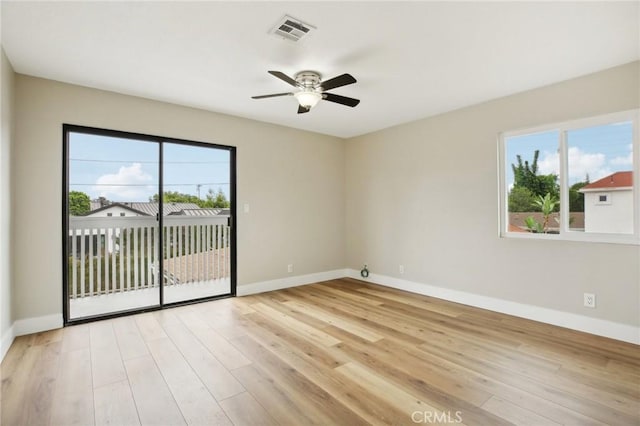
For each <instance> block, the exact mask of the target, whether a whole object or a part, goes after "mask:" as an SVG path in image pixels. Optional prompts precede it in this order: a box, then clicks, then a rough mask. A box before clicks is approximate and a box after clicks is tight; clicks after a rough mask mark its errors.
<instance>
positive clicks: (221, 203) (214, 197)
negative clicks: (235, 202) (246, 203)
mask: <svg viewBox="0 0 640 426" xmlns="http://www.w3.org/2000/svg"><path fill="white" fill-rule="evenodd" d="M229 206H231V203H230V202H229V200H227V196H226V195H224V192H222V189H220V188H218V192H213V189H211V188H209V192H207V200H206V201H205V203H204V207H209V208H221V209H224V208H227V207H229Z"/></svg>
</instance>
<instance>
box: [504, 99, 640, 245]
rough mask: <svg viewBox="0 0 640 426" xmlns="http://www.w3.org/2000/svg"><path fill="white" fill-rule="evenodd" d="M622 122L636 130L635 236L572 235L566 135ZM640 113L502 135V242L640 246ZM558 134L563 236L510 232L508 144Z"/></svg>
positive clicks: (577, 232)
mask: <svg viewBox="0 0 640 426" xmlns="http://www.w3.org/2000/svg"><path fill="white" fill-rule="evenodd" d="M623 121H631V123H632V126H633V136H632V137H633V141H632V145H633V148H632V149H633V168H632V170H633V206H634V209H633V234H607V233H595V232H584V231H572V230H571V229H570V228H569V220H568V218H569V203H568V201H567V200H569V185H568V177H567V176H568V175H567V170H568V168H569V164H568V157H567V141H566V135H567V132H568V131H571V130H577V129H582V128H585V127H594V126H602V125H607V124H612V123H619V122H623ZM639 123H640V109H633V110H628V111H621V112H615V113H611V114H604V115H599V116H596V117H589V118H583V119H577V120H571V121H565V122H561V123H554V124H548V125H542V126H536V127H529V128H526V129H521V130H514V131H507V132H502V133H501V134H500V135H499V137H498V191H499V193H498V194H499V197H498V199H499V203H500V205H499V211H500V214H499V222H498V224H499V233H498V235H499V236H500V237H502V238H519V239H536V240H561V241H586V242H600V243H613V244H632V245H640V129H639V128H638V127H639V126H638V124H639ZM551 131H557V132H558V139H559V140H558V149H559V157H560V165H559V167H560V169H559V170H560V173H559V176H558V178H559V185H560V233H559V234H538V233H532V232H531V233H530V232H509V212H508V210H509V203H508V201H509V194H508V192H509V191H508V188H507V183H506V167H507V164H506V140H507V139H508V138H512V137H514V136H523V135H531V134H535V133H544V132H551Z"/></svg>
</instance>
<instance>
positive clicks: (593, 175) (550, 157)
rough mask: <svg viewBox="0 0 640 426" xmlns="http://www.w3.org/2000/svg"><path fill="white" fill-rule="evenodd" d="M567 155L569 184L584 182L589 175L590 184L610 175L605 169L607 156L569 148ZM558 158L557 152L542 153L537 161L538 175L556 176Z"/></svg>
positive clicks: (609, 170)
mask: <svg viewBox="0 0 640 426" xmlns="http://www.w3.org/2000/svg"><path fill="white" fill-rule="evenodd" d="M568 154H569V182H570V183H573V182H578V181H582V180H584V178H585V176H587V175H589V179H590V180H591V182H593V181H594V180H597V179H600V178H603V177H605V176H607V175H610V174H611V173H613V172H612V170H611V169H610V168H609V167H607V165H606V163H607V156H606V155H604V154H603V153H600V152H598V153H590V152H584V151H582V150H581V149H580V148H578V147H575V146H573V147H570V148H569V150H568ZM559 169H560V158H559V155H558V153H557V152H554V153H551V152H544V153H543V155H542V159H541V160H539V161H538V173H539V174H541V175H547V174H550V173H554V174H558V173H559Z"/></svg>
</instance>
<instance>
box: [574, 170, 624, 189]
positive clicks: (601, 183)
mask: <svg viewBox="0 0 640 426" xmlns="http://www.w3.org/2000/svg"><path fill="white" fill-rule="evenodd" d="M631 187H633V172H630V171H629V172H615V173H614V174H612V175H609V176H605V177H603V178H602V179H599V180H597V181H595V182H592V183H590V184H588V185H585V186H583V187H582V189H580V191H585V190H586V191H590V190H591V191H597V190H603V189H614V188H631Z"/></svg>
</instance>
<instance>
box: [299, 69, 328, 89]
mask: <svg viewBox="0 0 640 426" xmlns="http://www.w3.org/2000/svg"><path fill="white" fill-rule="evenodd" d="M295 79H296V82H297V83H298V84H299V85H300V87H302V88H304V89H315V88H317V87H318V86H320V82H321V81H322V78H321V76H320V74H318V73H317V72H315V71H301V72H299V73H297V74H296V77H295Z"/></svg>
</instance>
